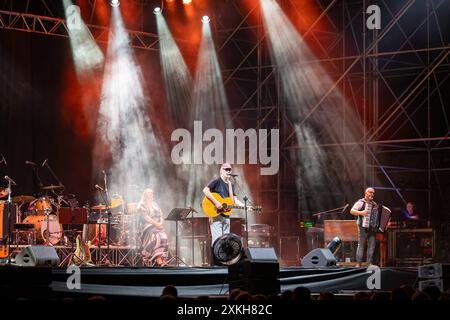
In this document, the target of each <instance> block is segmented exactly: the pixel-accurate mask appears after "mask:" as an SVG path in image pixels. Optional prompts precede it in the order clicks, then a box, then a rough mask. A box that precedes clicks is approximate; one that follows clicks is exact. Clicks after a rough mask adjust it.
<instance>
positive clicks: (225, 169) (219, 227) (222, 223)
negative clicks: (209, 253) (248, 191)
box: [203, 163, 244, 247]
mask: <svg viewBox="0 0 450 320" xmlns="http://www.w3.org/2000/svg"><path fill="white" fill-rule="evenodd" d="M231 170H232V169H231V165H230V164H229V163H224V164H222V166H221V167H220V172H219V175H220V176H219V177H218V178H216V179H214V180H212V181H211V182H210V183H208V185H207V186H206V187H205V188H204V189H203V193H204V194H205V196H206V197H207V198H208V199H209V200H211V201H212V202H213V203H214V205H215V206H216V208H217V209H219V210H220V209H222V204H221V203H220V202H219V201H217V200H216V199H215V198H214V196H213V195H212V193H218V194H219V195H220V196H222V197H223V198H227V197H230V198H231V199H233V201H234V204H236V205H238V206H243V205H244V204H243V203H242V202H241V201H240V200H239V199H238V198H237V197H236V190H235V186H234V184H233V182H232V181H231V180H230V177H231V176H232V172H231ZM209 226H210V229H211V241H212V242H211V247H212V246H213V245H214V242H215V241H216V239H217V238H219V237H220V236H222V235H224V234H227V233H230V217H229V216H226V215H218V216H216V217H214V218H209Z"/></svg>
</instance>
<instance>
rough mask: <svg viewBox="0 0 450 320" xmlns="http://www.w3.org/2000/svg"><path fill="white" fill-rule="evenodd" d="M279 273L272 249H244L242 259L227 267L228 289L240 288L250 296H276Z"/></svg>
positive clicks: (278, 291)
mask: <svg viewBox="0 0 450 320" xmlns="http://www.w3.org/2000/svg"><path fill="white" fill-rule="evenodd" d="M279 273H280V265H279V263H278V258H277V255H276V253H275V250H274V249H273V248H256V247H250V248H245V249H244V258H243V259H241V260H240V261H239V262H238V263H236V264H234V265H230V266H228V284H229V288H230V290H233V289H235V288H240V289H242V290H245V291H247V292H249V293H250V294H257V293H262V294H278V293H280V280H279V279H278V276H279Z"/></svg>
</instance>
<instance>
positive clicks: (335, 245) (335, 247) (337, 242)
mask: <svg viewBox="0 0 450 320" xmlns="http://www.w3.org/2000/svg"><path fill="white" fill-rule="evenodd" d="M341 245H342V241H341V239H340V238H339V237H334V238H333V240H331V242H330V243H329V244H328V245H327V249H329V250H330V251H331V252H332V253H333V255H335V254H336V253H337V252H338V251H339V249H340V248H341Z"/></svg>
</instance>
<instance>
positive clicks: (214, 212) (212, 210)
mask: <svg viewBox="0 0 450 320" xmlns="http://www.w3.org/2000/svg"><path fill="white" fill-rule="evenodd" d="M212 196H213V197H214V199H216V200H217V201H218V202H220V203H221V204H222V209H220V210H219V209H217V208H216V206H215V205H214V203H213V202H212V201H211V200H209V198H208V197H206V196H205V197H204V198H203V201H202V208H203V211H204V212H205V214H206V215H207V216H208V217H210V218H214V217H217V216H218V215H225V216H230V215H231V213H232V210H233V209H244V206H236V205H234V202H233V199H231V198H230V197H227V198H222V197H221V196H220V194H218V193H215V192H213V193H212ZM247 209H248V210H251V211H253V212H261V211H262V208H261V207H260V206H247Z"/></svg>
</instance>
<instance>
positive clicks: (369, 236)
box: [350, 188, 377, 267]
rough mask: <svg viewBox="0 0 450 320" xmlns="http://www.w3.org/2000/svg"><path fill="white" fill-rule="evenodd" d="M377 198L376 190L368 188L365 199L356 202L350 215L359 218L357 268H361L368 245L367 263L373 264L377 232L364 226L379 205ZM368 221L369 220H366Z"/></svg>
mask: <svg viewBox="0 0 450 320" xmlns="http://www.w3.org/2000/svg"><path fill="white" fill-rule="evenodd" d="M374 197H375V189H374V188H367V189H366V191H365V192H364V198H362V199H359V200H358V201H356V202H355V204H354V205H353V207H352V209H351V210H350V213H351V214H352V215H354V216H357V217H358V222H357V223H358V249H357V250H356V261H357V263H358V264H357V267H359V266H360V264H361V262H362V260H363V256H364V250H365V248H366V243H368V245H367V262H368V263H369V264H370V265H371V264H373V255H374V252H375V246H376V232H375V231H373V230H371V229H370V228H368V227H367V226H365V225H364V218H365V217H368V216H369V214H370V211H371V210H372V207H373V206H376V205H377V204H376V203H375V202H374V201H373V198H374ZM366 219H367V218H366Z"/></svg>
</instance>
